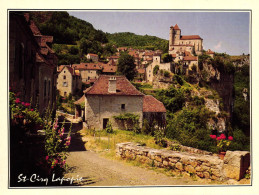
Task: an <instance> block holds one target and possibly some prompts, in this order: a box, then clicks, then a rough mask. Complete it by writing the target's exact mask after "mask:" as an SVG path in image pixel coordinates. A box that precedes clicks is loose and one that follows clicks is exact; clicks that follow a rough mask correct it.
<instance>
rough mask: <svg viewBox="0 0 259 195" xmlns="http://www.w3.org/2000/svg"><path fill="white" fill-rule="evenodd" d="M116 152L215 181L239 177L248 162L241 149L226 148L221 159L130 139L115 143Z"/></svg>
mask: <svg viewBox="0 0 259 195" xmlns="http://www.w3.org/2000/svg"><path fill="white" fill-rule="evenodd" d="M116 155H117V156H119V157H121V158H124V159H131V160H136V161H139V162H142V163H146V164H149V165H150V166H155V167H161V168H168V169H169V171H171V172H173V173H178V174H183V175H188V176H193V175H196V176H197V177H200V178H206V179H211V180H218V181H222V180H227V179H236V180H240V179H242V178H243V176H244V173H245V172H246V170H248V169H249V165H250V154H249V152H245V151H234V152H232V151H227V154H226V156H225V159H224V160H221V159H220V158H219V157H218V156H214V155H208V154H192V153H188V152H179V151H172V150H166V149H163V150H158V149H153V148H149V147H143V146H140V145H138V144H134V143H130V142H127V143H119V144H117V145H116Z"/></svg>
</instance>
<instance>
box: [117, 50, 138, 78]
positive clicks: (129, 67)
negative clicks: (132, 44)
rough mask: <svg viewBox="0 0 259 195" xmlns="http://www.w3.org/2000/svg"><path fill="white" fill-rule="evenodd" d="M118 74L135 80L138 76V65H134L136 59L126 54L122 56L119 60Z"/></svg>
mask: <svg viewBox="0 0 259 195" xmlns="http://www.w3.org/2000/svg"><path fill="white" fill-rule="evenodd" d="M117 73H118V74H123V75H125V76H126V77H127V79H129V80H133V78H134V77H135V76H136V65H135V64H134V57H132V56H130V55H129V54H128V53H126V52H124V53H122V54H121V55H120V58H119V60H118V70H117Z"/></svg>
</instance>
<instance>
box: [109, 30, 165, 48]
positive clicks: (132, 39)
mask: <svg viewBox="0 0 259 195" xmlns="http://www.w3.org/2000/svg"><path fill="white" fill-rule="evenodd" d="M106 35H107V38H108V40H109V42H111V43H114V44H115V45H116V46H117V47H125V46H129V47H133V48H139V49H151V50H157V49H159V50H162V51H163V52H168V44H169V42H168V40H164V39H161V38H158V37H155V36H149V35H136V34H134V33H130V32H123V33H114V34H109V33H107V34H106Z"/></svg>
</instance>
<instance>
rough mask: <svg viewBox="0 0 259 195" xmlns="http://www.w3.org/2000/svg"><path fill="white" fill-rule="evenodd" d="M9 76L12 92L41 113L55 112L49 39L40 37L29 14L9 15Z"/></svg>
mask: <svg viewBox="0 0 259 195" xmlns="http://www.w3.org/2000/svg"><path fill="white" fill-rule="evenodd" d="M9 27H10V30H9V41H10V42H9V52H10V55H9V56H10V58H9V62H10V63H9V74H10V87H11V90H12V91H15V92H20V95H19V97H20V98H21V100H22V101H26V102H31V104H32V106H36V105H38V109H39V112H40V113H41V114H43V113H44V111H45V109H46V108H47V107H48V106H50V107H52V108H53V109H55V98H56V94H55V92H56V76H57V75H56V65H57V56H56V54H55V53H54V51H53V50H52V49H51V44H52V41H53V37H52V36H44V35H42V34H41V33H40V31H39V29H38V28H37V26H36V25H35V23H34V22H33V21H32V20H31V19H30V15H29V14H23V13H22V12H10V24H9Z"/></svg>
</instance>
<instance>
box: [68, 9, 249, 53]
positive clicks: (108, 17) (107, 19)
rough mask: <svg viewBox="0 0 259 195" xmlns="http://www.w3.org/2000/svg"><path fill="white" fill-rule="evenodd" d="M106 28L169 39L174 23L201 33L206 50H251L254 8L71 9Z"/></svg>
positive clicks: (188, 32)
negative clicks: (172, 9) (251, 24)
mask: <svg viewBox="0 0 259 195" xmlns="http://www.w3.org/2000/svg"><path fill="white" fill-rule="evenodd" d="M68 13H69V14H70V15H72V16H75V17H77V18H80V19H82V20H85V21H87V22H90V23H91V24H92V25H93V26H94V28H96V29H100V30H102V31H104V32H108V33H115V32H132V33H135V34H138V35H145V34H147V35H152V36H157V37H160V38H163V39H167V40H168V39H169V29H170V26H172V25H173V26H174V25H175V24H178V26H179V28H180V29H181V33H182V35H200V37H201V38H203V47H204V49H205V50H207V49H211V50H213V51H216V52H220V53H224V52H226V53H227V54H230V55H241V54H243V53H245V54H248V53H250V44H249V42H250V38H249V36H250V29H249V28H250V12H248V11H244V12H241V11H239V12H184V11H181V12H180V11H179V12H175V11H170V12H169V11H147V10H143V11H139V10H138V11H125V10H117V11H116V10H111V11H107V10H104V11H87V10H85V11H69V12H68Z"/></svg>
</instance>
